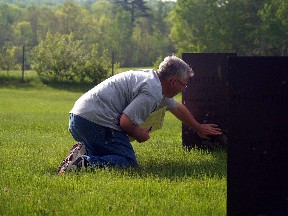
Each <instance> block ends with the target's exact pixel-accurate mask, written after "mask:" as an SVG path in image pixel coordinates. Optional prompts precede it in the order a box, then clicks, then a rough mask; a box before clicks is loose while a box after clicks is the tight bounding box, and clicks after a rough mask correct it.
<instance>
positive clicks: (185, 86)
mask: <svg viewBox="0 0 288 216" xmlns="http://www.w3.org/2000/svg"><path fill="white" fill-rule="evenodd" d="M175 78H176V80H177V81H178V82H179V83H180V84H181V85H182V86H183V87H184V89H185V88H187V85H184V84H183V83H182V82H181V81H180V80H179V79H178V78H177V77H175Z"/></svg>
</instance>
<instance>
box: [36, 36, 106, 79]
mask: <svg viewBox="0 0 288 216" xmlns="http://www.w3.org/2000/svg"><path fill="white" fill-rule="evenodd" d="M97 52H98V51H97V45H96V44H92V45H91V46H90V49H87V48H86V47H85V45H84V43H83V41H79V40H74V36H73V34H72V33H71V34H69V35H60V34H55V35H52V34H50V33H48V34H47V36H46V39H45V40H44V41H41V42H40V43H39V45H38V46H37V47H35V48H34V49H33V50H32V51H31V56H32V58H33V60H32V68H33V69H34V70H36V72H37V73H38V75H39V76H40V78H41V79H42V80H44V81H46V80H51V79H52V80H57V81H62V80H77V78H78V79H80V80H81V81H84V79H85V78H88V79H90V80H91V81H94V82H100V81H102V80H103V79H104V78H106V77H107V74H108V72H109V70H110V69H111V64H110V59H109V58H106V56H104V57H102V58H101V57H99V56H98V55H97V54H98V53H97Z"/></svg>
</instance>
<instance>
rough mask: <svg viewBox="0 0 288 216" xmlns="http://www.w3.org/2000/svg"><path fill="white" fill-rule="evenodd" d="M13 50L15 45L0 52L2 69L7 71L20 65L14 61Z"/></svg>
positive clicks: (16, 68)
mask: <svg viewBox="0 0 288 216" xmlns="http://www.w3.org/2000/svg"><path fill="white" fill-rule="evenodd" d="M15 51H16V47H15V46H13V47H12V48H11V49H6V50H4V52H3V53H0V66H1V69H2V70H6V71H7V73H8V72H9V71H10V70H18V69H20V66H19V65H18V64H16V63H15Z"/></svg>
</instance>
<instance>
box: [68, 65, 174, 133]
mask: <svg viewBox="0 0 288 216" xmlns="http://www.w3.org/2000/svg"><path fill="white" fill-rule="evenodd" d="M162 106H166V107H167V109H169V108H173V107H176V106H177V102H176V101H175V100H174V99H172V98H165V97H164V96H163V95H162V86H161V82H160V80H159V78H158V76H157V74H156V73H155V71H153V70H137V71H127V72H123V73H119V74H117V75H114V76H112V77H110V78H109V79H107V80H105V81H103V82H101V83H100V84H98V85H97V86H95V87H94V88H93V89H91V90H90V91H88V92H87V93H85V94H84V95H82V96H81V97H80V98H79V99H78V100H77V101H76V103H75V104H74V107H73V108H72V110H71V111H70V113H73V114H76V115H79V116H81V117H83V118H85V119H87V120H89V121H91V122H94V123H96V124H99V125H102V126H105V127H109V128H113V129H115V130H121V128H120V116H121V115H122V114H123V113H125V114H126V115H127V116H128V117H129V119H130V120H131V121H132V122H133V123H134V124H135V125H139V124H142V123H143V122H144V121H145V120H146V118H147V117H148V116H149V114H150V113H151V112H153V111H155V110H156V109H157V108H159V107H162Z"/></svg>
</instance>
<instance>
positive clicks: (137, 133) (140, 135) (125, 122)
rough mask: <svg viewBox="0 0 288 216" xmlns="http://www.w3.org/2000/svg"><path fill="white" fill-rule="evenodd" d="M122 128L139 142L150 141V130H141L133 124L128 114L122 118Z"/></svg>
mask: <svg viewBox="0 0 288 216" xmlns="http://www.w3.org/2000/svg"><path fill="white" fill-rule="evenodd" d="M120 127H121V129H122V130H123V131H124V132H125V133H126V134H127V135H129V136H131V137H134V138H135V139H136V141H137V142H139V143H141V142H145V141H147V140H149V139H150V130H151V129H150V128H144V129H141V128H140V127H139V126H138V125H135V124H133V122H132V121H131V120H130V119H129V117H128V116H127V115H126V114H124V113H123V114H122V115H121V117H120Z"/></svg>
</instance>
